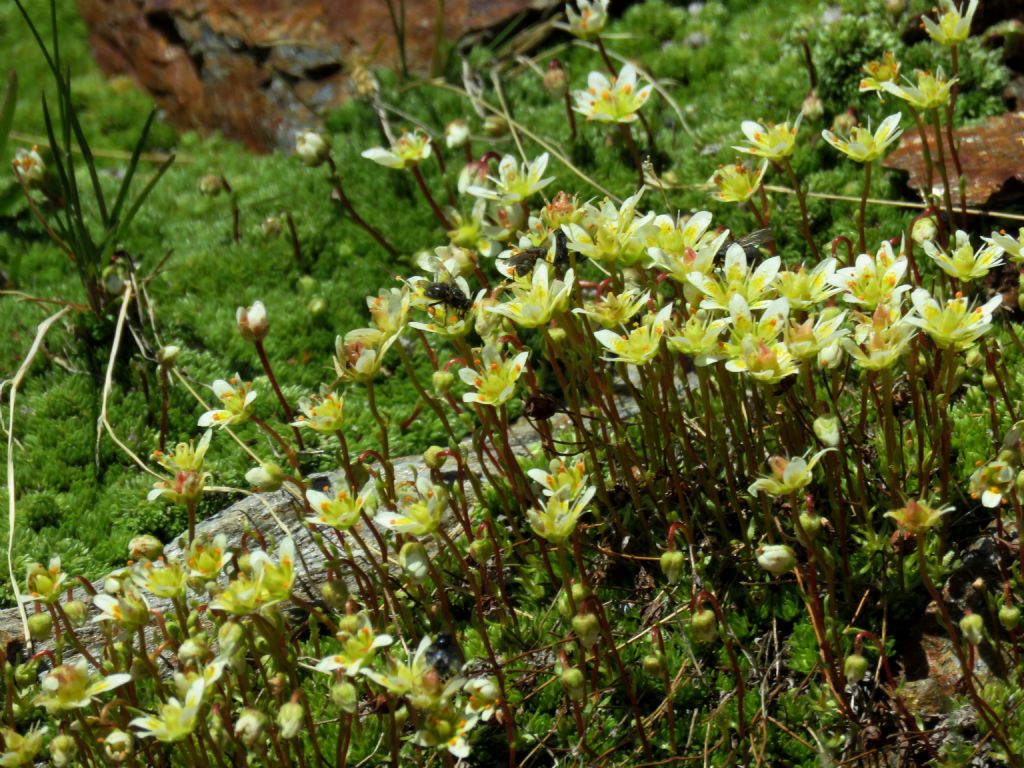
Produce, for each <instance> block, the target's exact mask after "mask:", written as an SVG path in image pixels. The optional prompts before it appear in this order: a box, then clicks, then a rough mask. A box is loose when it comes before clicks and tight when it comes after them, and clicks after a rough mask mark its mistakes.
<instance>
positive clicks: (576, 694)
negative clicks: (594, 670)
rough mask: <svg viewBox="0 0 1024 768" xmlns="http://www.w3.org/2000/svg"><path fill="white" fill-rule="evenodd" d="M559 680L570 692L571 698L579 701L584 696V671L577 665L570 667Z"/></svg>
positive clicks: (567, 691)
mask: <svg viewBox="0 0 1024 768" xmlns="http://www.w3.org/2000/svg"><path fill="white" fill-rule="evenodd" d="M558 679H559V682H561V684H562V687H563V688H565V692H566V693H567V694H569V698H570V699H573V700H575V701H579V700H580V699H582V698H583V684H584V679H583V673H582V672H580V671H579V669H577V668H576V667H569V668H568V669H566V670H564V671H563V672H562V674H561V675H559V678H558Z"/></svg>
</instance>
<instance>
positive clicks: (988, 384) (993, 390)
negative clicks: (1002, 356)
mask: <svg viewBox="0 0 1024 768" xmlns="http://www.w3.org/2000/svg"><path fill="white" fill-rule="evenodd" d="M981 388H982V389H984V390H985V391H986V392H987V393H988V394H990V395H998V394H999V380H998V379H997V378H996V377H995V376H993V375H992V374H991V373H986V374H985V375H984V376H982V377H981Z"/></svg>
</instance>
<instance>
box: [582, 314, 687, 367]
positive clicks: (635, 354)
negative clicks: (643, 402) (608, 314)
mask: <svg viewBox="0 0 1024 768" xmlns="http://www.w3.org/2000/svg"><path fill="white" fill-rule="evenodd" d="M671 317H672V304H671V303H669V304H666V305H665V306H664V307H662V308H661V309H660V310H659V311H658V312H657V313H654V314H651V313H648V314H647V316H646V317H645V318H644V320H643V322H642V323H641V324H640V325H638V326H637V327H635V328H634V329H633V330H631V331H630V332H629V333H627V334H620V333H617V332H616V331H612V330H609V329H602V330H599V331H594V338H595V339H597V340H598V342H600V343H601V345H602V346H603V347H605V348H606V349H608V350H610V351H611V352H612V353H613V354H612V356H611V357H606V358H605V360H610V361H612V362H616V363H628V364H629V365H644V364H646V363H649V362H650V361H651V360H653V359H654V356H655V355H656V354H658V347H659V345H660V343H661V337H662V336H664V335H665V331H666V329H667V325H668V322H669V319H670V318H671Z"/></svg>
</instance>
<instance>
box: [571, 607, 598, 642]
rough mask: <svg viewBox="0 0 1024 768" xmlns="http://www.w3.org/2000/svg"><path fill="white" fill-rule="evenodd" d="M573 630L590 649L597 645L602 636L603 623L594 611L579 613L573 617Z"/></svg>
mask: <svg viewBox="0 0 1024 768" xmlns="http://www.w3.org/2000/svg"><path fill="white" fill-rule="evenodd" d="M572 631H573V632H575V633H576V637H578V638H579V639H580V642H581V643H582V644H583V647H584V648H586V649H587V650H588V651H589V650H590V649H591V648H593V647H594V646H595V645H597V641H598V639H599V638H600V636H601V624H600V622H599V621H598V620H597V616H595V615H594V614H592V613H578V614H576V615H575V616H573V617H572Z"/></svg>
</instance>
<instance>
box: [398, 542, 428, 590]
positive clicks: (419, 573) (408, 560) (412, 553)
mask: <svg viewBox="0 0 1024 768" xmlns="http://www.w3.org/2000/svg"><path fill="white" fill-rule="evenodd" d="M398 564H399V566H401V568H402V570H403V571H404V572H405V573H406V574H407V575H408V576H409V578H410V579H412V580H413V582H415V583H416V584H422V583H423V582H424V581H425V580H426V578H427V576H429V575H430V556H429V555H428V554H427V548H426V547H425V546H423V545H422V544H420V543H419V542H418V541H407V542H406V543H405V544H403V545H402V549H401V550H399V552H398Z"/></svg>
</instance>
